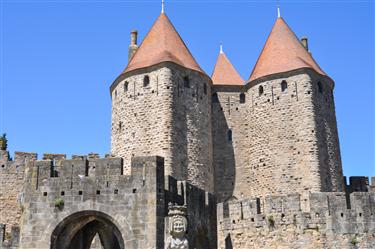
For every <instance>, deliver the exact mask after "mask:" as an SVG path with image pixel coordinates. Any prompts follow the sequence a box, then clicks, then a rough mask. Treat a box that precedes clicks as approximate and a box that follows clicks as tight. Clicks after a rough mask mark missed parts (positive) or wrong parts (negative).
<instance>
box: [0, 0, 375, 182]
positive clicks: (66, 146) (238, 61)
mask: <svg viewBox="0 0 375 249" xmlns="http://www.w3.org/2000/svg"><path fill="white" fill-rule="evenodd" d="M0 1H1V13H0V16H1V68H0V70H1V78H0V79H1V88H0V91H1V95H0V98H1V116H0V119H1V120H0V124H1V128H0V129H1V130H0V132H1V133H2V132H6V133H7V134H8V139H9V150H10V151H11V152H12V153H13V152H14V151H28V152H37V153H38V154H39V155H40V156H41V154H42V153H44V152H50V153H66V154H68V155H71V154H86V153H89V152H98V153H100V154H102V155H103V154H105V153H108V152H109V150H110V123H111V101H110V96H109V86H110V84H111V83H112V82H113V80H114V79H115V78H116V77H117V76H118V75H119V73H120V72H121V71H122V70H123V69H124V68H125V66H126V63H127V48H128V44H129V32H130V30H132V29H138V30H139V34H140V37H139V38H140V40H142V39H143V37H144V35H145V34H146V32H147V31H148V30H149V28H150V27H151V25H152V24H153V22H154V20H155V19H156V18H157V16H158V15H159V13H160V1H89V0H87V1H73V0H72V1H67V0H65V1H64V0H54V1H42V0H41V1H31V0H30V1H26V0H24V1H17V0H13V1H10V0H0ZM276 4H277V3H276V1H263V0H262V1H261V0H258V1H204V0H203V1H168V0H167V3H166V13H167V15H168V16H169V18H170V19H171V20H172V22H173V23H174V25H175V27H176V29H177V30H178V31H179V33H180V35H181V36H182V38H183V39H184V40H185V42H186V44H187V46H188V47H189V49H190V50H191V52H192V54H193V55H194V57H195V58H196V60H197V61H198V63H199V64H200V65H201V67H202V68H203V69H204V70H205V71H206V72H207V73H208V74H209V75H210V74H211V73H212V70H213V67H214V63H215V60H216V57H217V55H218V52H219V44H220V41H222V42H223V44H224V50H225V52H226V54H227V56H228V57H229V58H230V60H231V61H232V62H233V64H234V66H235V67H236V68H237V70H238V71H239V73H240V74H241V75H242V77H243V78H245V79H247V78H248V77H249V75H250V73H251V70H252V68H253V66H254V64H255V62H256V59H257V57H258V55H259V53H260V51H261V49H262V46H263V45H264V43H265V40H266V38H267V36H268V34H269V32H270V30H271V27H272V25H273V23H274V21H275V19H276V16H277V11H276ZM281 14H282V16H283V17H284V19H285V20H286V21H287V23H288V24H289V26H290V27H291V28H292V29H293V30H294V31H295V32H296V34H297V36H299V37H301V36H308V37H309V47H310V50H311V51H312V53H313V56H314V57H315V59H316V60H317V61H318V63H319V64H320V66H321V67H322V68H323V70H325V71H326V72H327V73H328V74H329V75H330V76H331V77H332V78H333V79H334V80H335V82H336V88H335V92H334V95H335V100H336V113H337V119H338V129H339V136H340V145H341V154H342V161H343V167H344V173H345V174H346V175H375V169H374V167H375V162H374V154H375V153H374V152H375V149H374V140H375V135H374V107H375V103H374V83H375V80H374V68H375V65H374V52H375V51H374V44H375V41H374V30H375V27H374V2H373V1H281Z"/></svg>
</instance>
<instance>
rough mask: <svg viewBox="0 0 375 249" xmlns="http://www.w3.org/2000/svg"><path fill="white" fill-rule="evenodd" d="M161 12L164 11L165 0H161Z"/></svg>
mask: <svg viewBox="0 0 375 249" xmlns="http://www.w3.org/2000/svg"><path fill="white" fill-rule="evenodd" d="M161 13H164V0H161Z"/></svg>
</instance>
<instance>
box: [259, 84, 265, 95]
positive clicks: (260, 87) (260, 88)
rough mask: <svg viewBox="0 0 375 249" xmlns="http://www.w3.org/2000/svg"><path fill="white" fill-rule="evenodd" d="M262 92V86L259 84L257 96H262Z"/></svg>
mask: <svg viewBox="0 0 375 249" xmlns="http://www.w3.org/2000/svg"><path fill="white" fill-rule="evenodd" d="M263 92H264V89H263V86H259V96H262V94H263Z"/></svg>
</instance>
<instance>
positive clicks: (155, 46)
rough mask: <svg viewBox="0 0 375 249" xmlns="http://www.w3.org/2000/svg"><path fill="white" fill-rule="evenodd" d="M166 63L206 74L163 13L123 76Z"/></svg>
mask: <svg viewBox="0 0 375 249" xmlns="http://www.w3.org/2000/svg"><path fill="white" fill-rule="evenodd" d="M166 61H170V62H174V63H176V64H179V65H181V66H183V67H186V68H190V69H192V70H196V71H198V72H201V73H203V74H205V72H204V71H203V70H202V69H201V68H200V66H199V65H198V63H197V62H196V61H195V59H194V57H193V56H192V54H191V53H190V51H189V49H188V48H187V47H186V45H185V43H184V41H183V40H182V39H181V37H180V35H179V34H178V32H177V31H176V29H175V28H174V26H173V24H172V23H171V22H170V20H169V18H168V17H167V16H166V15H165V14H164V13H161V14H160V16H159V17H158V18H157V19H156V21H155V23H154V25H153V26H152V28H151V29H150V31H149V32H148V34H147V36H146V37H145V38H144V40H143V42H142V43H141V45H140V46H139V48H138V49H137V51H136V53H135V54H134V56H133V57H132V59H131V60H130V62H129V64H128V66H127V67H126V69H125V70H124V71H123V72H122V74H124V73H127V72H130V71H133V70H135V69H139V68H145V67H149V66H152V65H156V64H158V63H160V62H166Z"/></svg>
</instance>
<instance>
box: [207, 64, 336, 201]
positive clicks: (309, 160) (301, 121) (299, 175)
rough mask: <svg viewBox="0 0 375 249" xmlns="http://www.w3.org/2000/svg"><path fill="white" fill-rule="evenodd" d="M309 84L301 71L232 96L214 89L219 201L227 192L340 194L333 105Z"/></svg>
mask: <svg viewBox="0 0 375 249" xmlns="http://www.w3.org/2000/svg"><path fill="white" fill-rule="evenodd" d="M324 80H325V81H327V82H325V81H323V80H322V79H321V81H322V84H323V85H324V84H325V86H324V87H325V88H326V89H327V88H328V87H329V86H328V85H329V83H330V82H328V78H324ZM283 82H284V83H283ZM316 82H317V75H316V73H314V72H313V71H312V70H308V69H303V70H297V71H294V72H290V73H284V74H282V75H281V74H280V75H275V76H272V78H270V77H269V78H267V79H263V80H259V81H257V82H252V85H249V84H248V85H246V86H244V87H243V88H242V89H241V88H239V89H238V90H237V93H236V89H231V88H228V87H227V88H226V87H214V91H216V92H217V95H218V98H219V103H216V104H215V103H214V104H213V134H214V138H213V139H214V163H215V172H216V173H215V175H216V179H215V181H216V182H218V183H220V184H222V185H225V186H227V187H222V189H218V192H219V193H218V195H219V196H222V197H221V198H222V200H223V198H224V199H225V197H227V198H228V197H230V192H232V195H234V196H235V197H237V198H240V197H241V196H245V197H246V196H265V195H269V194H286V193H292V192H299V193H307V192H308V191H312V192H319V191H322V190H324V191H337V190H340V191H343V180H342V179H343V176H342V169H341V159H340V152H339V149H338V147H339V144H338V139H337V130H336V121H335V114H334V106H333V104H332V103H333V100H332V99H329V100H327V101H328V102H327V103H326V102H325V101H326V100H325V99H326V98H325V97H323V96H317V93H316V92H317V91H318V90H317V89H316V84H317V83H316ZM282 84H284V86H283V87H282ZM241 92H243V93H244V96H243V98H244V99H245V101H242V102H244V103H240V94H241ZM326 92H327V93H325V94H327V95H329V92H328V91H327V90H326ZM326 97H327V98H328V97H329V96H326ZM323 99H324V100H323ZM322 101H323V102H322ZM325 105H330V106H329V108H328V107H327V108H326V107H325ZM323 112H324V113H323ZM317 116H323V119H324V121H323V120H320V119H322V118H318V117H317ZM229 129H231V131H232V142H230V143H229V142H228V141H227V132H228V130H229ZM327 129H328V130H329V132H328V131H327ZM217 143H219V145H217ZM220 143H221V145H220ZM231 160H232V162H231ZM224 164H225V165H224ZM231 164H234V165H235V167H234V168H233V167H232V166H233V165H231ZM339 179H341V181H339ZM230 186H232V187H230ZM220 192H222V193H220Z"/></svg>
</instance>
